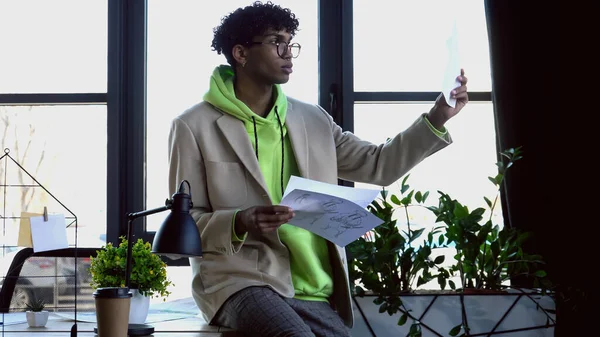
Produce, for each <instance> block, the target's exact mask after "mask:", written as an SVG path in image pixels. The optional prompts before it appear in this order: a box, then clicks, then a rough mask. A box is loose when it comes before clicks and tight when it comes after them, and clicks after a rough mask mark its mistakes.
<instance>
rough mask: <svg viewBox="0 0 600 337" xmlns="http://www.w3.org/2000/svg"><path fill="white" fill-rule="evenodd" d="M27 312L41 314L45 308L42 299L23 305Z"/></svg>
mask: <svg viewBox="0 0 600 337" xmlns="http://www.w3.org/2000/svg"><path fill="white" fill-rule="evenodd" d="M25 306H26V307H27V310H29V311H33V312H41V311H43V310H44V308H46V303H45V302H44V300H43V299H32V300H31V301H30V302H28V303H25Z"/></svg>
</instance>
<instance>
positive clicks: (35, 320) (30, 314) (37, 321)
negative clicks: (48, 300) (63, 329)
mask: <svg viewBox="0 0 600 337" xmlns="http://www.w3.org/2000/svg"><path fill="white" fill-rule="evenodd" d="M49 314H50V313H49V312H48V311H45V310H44V311H35V312H34V311H27V312H26V313H25V316H26V317H27V324H28V325H29V326H30V327H32V328H42V327H45V326H46V323H48V315H49Z"/></svg>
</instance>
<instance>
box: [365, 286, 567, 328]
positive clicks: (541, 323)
mask: <svg viewBox="0 0 600 337" xmlns="http://www.w3.org/2000/svg"><path fill="white" fill-rule="evenodd" d="M400 297H401V299H402V302H403V303H404V305H405V307H406V309H407V310H409V312H408V313H409V315H410V317H409V318H408V319H407V321H406V323H405V324H404V325H401V326H400V325H398V321H399V319H400V317H401V315H402V313H396V314H394V315H392V316H390V315H388V314H387V313H380V312H379V305H377V304H374V303H373V300H374V299H375V298H376V296H374V295H371V296H369V295H365V296H364V297H358V296H357V297H355V298H354V302H355V304H356V305H357V306H358V308H359V310H360V312H361V313H362V315H363V316H364V319H365V321H366V322H367V323H366V324H367V325H368V326H369V328H370V329H371V330H372V331H373V332H374V333H375V335H376V336H377V337H387V336H406V335H407V334H408V333H409V330H410V328H411V325H412V323H413V322H414V319H413V317H414V318H417V320H419V322H420V323H421V330H422V336H423V337H430V336H431V337H433V336H451V334H450V331H451V330H452V329H453V328H454V327H456V326H457V325H460V324H461V321H462V316H461V315H462V312H463V308H464V312H465V314H466V316H467V317H466V318H467V321H468V324H469V327H470V329H471V331H470V333H471V334H472V335H485V336H487V335H488V333H492V332H493V333H494V334H498V333H500V332H503V334H502V336H511V337H513V336H514V337H526V336H539V337H551V336H554V327H555V325H556V324H555V320H556V316H555V314H554V309H555V303H554V300H553V298H552V297H550V296H548V295H542V294H539V293H526V292H517V291H509V292H505V293H493V294H492V293H487V294H484V293H480V294H477V295H475V294H464V295H463V296H461V295H460V294H458V293H454V294H452V293H448V292H447V293H439V294H435V293H431V294H426V295H420V294H409V295H402V296H400ZM461 297H462V300H461ZM461 302H462V303H464V305H463V304H462V303H461Z"/></svg>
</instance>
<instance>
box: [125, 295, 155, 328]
mask: <svg viewBox="0 0 600 337" xmlns="http://www.w3.org/2000/svg"><path fill="white" fill-rule="evenodd" d="M131 293H132V294H133V296H132V297H131V305H130V307H129V323H130V324H144V323H146V319H147V318H148V310H149V308H150V296H144V295H142V294H140V292H139V291H138V290H137V289H131Z"/></svg>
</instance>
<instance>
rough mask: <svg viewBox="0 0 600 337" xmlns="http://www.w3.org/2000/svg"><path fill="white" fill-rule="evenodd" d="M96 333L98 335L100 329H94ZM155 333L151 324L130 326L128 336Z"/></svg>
mask: <svg viewBox="0 0 600 337" xmlns="http://www.w3.org/2000/svg"><path fill="white" fill-rule="evenodd" d="M94 333H95V334H98V327H94ZM153 333H154V327H153V326H152V325H149V324H129V328H128V329H127V336H148V335H151V334H153Z"/></svg>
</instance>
